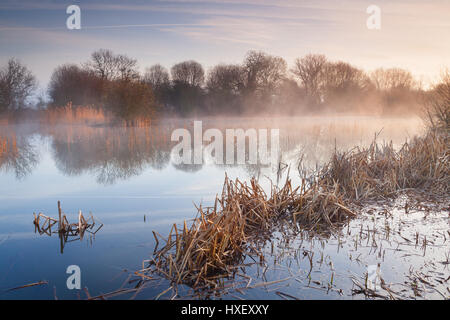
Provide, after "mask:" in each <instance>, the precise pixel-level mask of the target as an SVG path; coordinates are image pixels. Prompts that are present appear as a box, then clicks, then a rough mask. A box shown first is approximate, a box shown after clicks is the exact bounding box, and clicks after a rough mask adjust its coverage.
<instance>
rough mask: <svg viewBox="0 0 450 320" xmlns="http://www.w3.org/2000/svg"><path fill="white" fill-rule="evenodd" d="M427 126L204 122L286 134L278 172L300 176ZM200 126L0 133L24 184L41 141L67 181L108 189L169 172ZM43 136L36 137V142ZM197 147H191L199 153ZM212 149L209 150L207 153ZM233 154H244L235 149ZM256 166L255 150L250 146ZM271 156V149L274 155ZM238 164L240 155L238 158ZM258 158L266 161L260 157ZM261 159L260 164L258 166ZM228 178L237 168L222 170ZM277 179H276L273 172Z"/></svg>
mask: <svg viewBox="0 0 450 320" xmlns="http://www.w3.org/2000/svg"><path fill="white" fill-rule="evenodd" d="M419 121H420V120H411V119H405V120H401V119H400V120H399V119H390V120H389V119H379V120H374V119H371V118H364V117H359V118H351V117H348V118H329V119H326V118H325V119H323V118H322V119H319V118H290V119H257V120H255V119H231V120H230V119H228V120H211V119H210V120H207V121H203V130H204V131H205V130H207V129H208V128H217V129H219V130H221V131H222V132H225V130H226V129H229V128H231V129H233V128H243V129H244V130H246V129H248V128H254V129H256V130H258V129H271V128H279V129H280V140H279V144H280V151H281V152H280V155H281V156H280V157H279V161H278V162H277V163H276V164H274V163H272V166H279V165H280V163H282V164H283V165H290V166H291V168H294V169H295V170H306V169H311V168H314V167H315V166H317V165H318V164H321V163H323V162H324V161H326V160H327V159H329V158H330V156H331V154H332V152H334V150H335V149H348V148H350V147H352V146H354V145H361V144H368V143H370V141H371V140H372V139H373V137H374V134H375V133H376V132H379V131H380V130H381V131H382V134H381V135H380V136H381V139H382V138H383V136H384V137H386V139H389V140H394V143H402V142H404V141H405V139H406V138H407V137H411V136H413V135H415V134H418V133H420V130H421V128H420V126H419V125H418V122H419ZM193 127H194V126H193V121H191V120H164V121H161V122H160V123H157V124H154V125H152V126H149V127H109V126H90V125H57V126H51V127H47V125H45V124H41V125H40V126H38V127H36V128H34V129H33V130H31V129H30V128H28V129H27V130H24V129H23V127H17V126H11V125H10V126H9V127H6V128H5V127H0V168H2V169H4V170H6V171H13V172H14V173H15V176H16V177H17V179H22V178H24V177H25V176H27V175H29V174H30V173H32V171H33V169H34V168H35V167H36V165H37V164H38V162H39V157H38V150H39V148H41V147H42V142H40V141H36V140H37V139H33V138H34V137H36V136H37V137H41V138H43V137H49V138H50V141H51V142H50V149H51V155H52V158H53V160H54V162H55V165H56V167H57V168H58V170H60V171H61V172H62V173H64V174H65V175H67V176H79V175H82V174H85V173H87V174H89V175H91V176H94V177H95V179H96V181H97V182H98V183H99V184H104V185H109V184H115V183H117V182H118V181H124V180H128V179H130V178H131V177H134V176H139V175H141V174H142V173H143V172H144V170H146V169H148V168H151V169H154V170H162V169H164V168H166V167H167V166H168V165H169V164H171V152H172V148H173V147H174V146H175V145H176V144H177V143H178V142H173V141H171V134H172V132H173V130H175V129H177V128H185V129H187V130H188V131H189V132H191V135H192V136H193ZM36 134H37V135H36ZM193 143H194V142H193V141H192V147H193ZM208 143H209V142H204V146H206V145H207V144H208ZM223 147H224V149H223V150H224V152H223V157H224V159H223V162H222V163H226V159H225V157H226V146H225V141H224V142H223ZM234 148H235V149H236V148H237V144H236V142H235V143H234ZM244 148H245V150H244V153H245V158H246V159H249V152H250V150H249V147H248V143H246V145H245V146H244ZM268 152H270V149H269V150H268ZM234 154H235V157H236V156H237V152H235V153H234ZM258 157H259V155H258ZM210 158H211V155H208V153H204V155H203V162H202V164H174V163H172V166H173V167H174V168H175V169H176V170H181V171H184V172H192V173H195V172H198V171H200V170H202V168H203V167H204V166H205V165H216V164H215V163H214V161H211V159H210ZM258 159H259V158H258ZM216 166H217V167H218V168H221V169H223V170H224V171H226V170H227V169H229V168H232V167H236V166H238V165H228V164H217V165H216ZM239 167H241V168H242V169H243V170H244V172H246V173H247V174H248V176H249V177H253V176H254V177H259V176H261V174H265V175H271V174H273V172H276V171H277V170H276V169H275V170H271V169H273V168H271V167H270V165H269V166H268V165H263V164H259V163H258V164H244V165H239ZM270 171H272V173H271V172H270Z"/></svg>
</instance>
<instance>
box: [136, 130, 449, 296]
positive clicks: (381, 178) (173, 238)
mask: <svg viewBox="0 0 450 320" xmlns="http://www.w3.org/2000/svg"><path fill="white" fill-rule="evenodd" d="M448 146H449V137H448V134H447V133H445V132H437V131H430V132H429V133H427V134H426V135H425V136H423V137H420V138H415V139H413V140H412V141H410V142H407V143H405V144H404V145H403V146H402V147H401V148H400V149H399V150H398V151H397V150H396V149H395V148H394V147H393V144H392V143H390V144H386V143H385V144H382V145H379V144H377V143H376V141H375V140H374V142H373V143H372V144H371V145H370V146H369V147H368V148H355V149H352V150H350V151H349V152H345V153H338V152H335V154H334V155H333V157H332V159H331V160H330V161H329V163H327V164H326V165H325V166H324V167H323V168H322V169H321V170H319V172H318V173H316V174H315V176H314V177H313V178H311V177H309V178H306V177H305V178H304V179H302V182H301V184H300V186H297V187H295V188H294V187H293V186H292V183H291V180H290V179H289V177H288V178H286V181H285V183H284V185H283V186H282V187H277V186H274V185H272V186H271V189H270V194H266V193H265V191H264V190H263V188H262V187H261V186H260V185H259V184H258V182H257V181H256V180H255V179H252V180H251V181H250V182H249V183H248V184H247V183H245V182H242V181H240V180H239V179H236V180H234V181H232V180H230V179H229V178H228V177H225V182H224V186H223V191H222V193H221V195H219V196H217V197H216V199H215V202H214V206H212V207H203V206H199V207H197V211H198V213H197V216H196V218H195V219H194V220H193V222H192V223H190V225H189V226H188V224H187V222H186V221H185V222H184V224H183V226H177V225H176V224H174V225H173V226H172V229H171V231H170V233H169V235H168V237H167V238H164V237H162V236H160V235H157V234H156V233H154V235H155V239H156V242H157V247H158V245H159V244H160V243H164V245H162V248H160V249H158V248H155V252H154V256H153V259H151V260H150V262H149V265H148V266H147V267H144V268H143V269H142V270H140V271H139V274H140V275H142V276H143V275H144V274H148V273H157V274H160V275H163V276H164V277H165V278H167V279H169V280H170V281H171V282H172V285H178V284H187V285H189V286H191V287H193V288H196V287H204V286H209V287H217V286H219V285H220V281H219V279H222V278H227V277H230V276H232V274H233V273H234V272H235V270H236V268H235V267H236V266H238V265H241V264H242V263H244V260H245V258H246V257H247V256H251V257H252V259H255V258H256V259H258V257H259V260H260V261H261V262H263V261H264V256H263V254H262V253H261V252H260V251H259V250H258V249H257V245H256V243H257V242H258V240H259V239H261V238H264V237H266V238H267V237H268V235H270V232H271V231H273V228H274V225H275V224H276V223H277V221H279V220H280V219H282V220H287V221H288V222H289V225H291V226H292V227H294V228H301V229H306V230H315V229H318V230H319V229H320V228H323V227H324V226H325V227H327V228H333V227H334V226H337V225H338V224H341V225H342V222H345V221H347V220H348V219H349V218H353V217H356V216H357V215H358V213H357V212H358V211H359V209H360V208H361V206H363V205H364V204H367V203H368V202H371V201H377V200H380V199H381V200H386V199H388V198H394V197H395V196H396V195H397V194H398V193H399V192H401V191H405V190H408V189H422V191H429V192H432V193H434V194H442V195H446V194H448V193H449V185H450V181H449V179H450V175H449V163H448V162H449V157H450V154H449V148H448Z"/></svg>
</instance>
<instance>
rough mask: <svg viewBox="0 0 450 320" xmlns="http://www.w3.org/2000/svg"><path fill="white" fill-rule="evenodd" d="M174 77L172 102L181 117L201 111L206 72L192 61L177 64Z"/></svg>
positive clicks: (173, 73)
mask: <svg viewBox="0 0 450 320" xmlns="http://www.w3.org/2000/svg"><path fill="white" fill-rule="evenodd" d="M170 73H171V75H172V90H171V94H170V100H171V103H172V105H174V106H175V109H176V110H177V111H178V112H179V113H180V114H181V115H189V114H190V113H192V112H194V111H197V110H200V109H201V108H202V104H203V100H202V98H203V90H202V85H203V83H204V82H205V71H204V70H203V67H202V65H201V64H200V63H198V62H196V61H193V60H190V61H184V62H180V63H177V64H175V65H174V66H173V67H172V68H171V70H170Z"/></svg>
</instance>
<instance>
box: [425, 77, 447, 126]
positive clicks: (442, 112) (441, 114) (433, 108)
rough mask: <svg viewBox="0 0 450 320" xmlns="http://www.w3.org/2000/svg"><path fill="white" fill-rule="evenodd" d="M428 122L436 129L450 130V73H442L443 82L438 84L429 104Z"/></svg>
mask: <svg viewBox="0 0 450 320" xmlns="http://www.w3.org/2000/svg"><path fill="white" fill-rule="evenodd" d="M427 107H428V108H427V110H426V113H427V120H428V121H429V124H430V126H431V127H432V128H434V129H444V130H447V132H448V131H449V130H450V71H449V70H448V69H447V70H444V71H443V72H442V76H441V81H440V83H439V84H437V85H436V86H435V87H434V88H433V90H432V92H431V97H430V99H429V101H428V103H427Z"/></svg>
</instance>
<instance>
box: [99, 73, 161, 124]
mask: <svg viewBox="0 0 450 320" xmlns="http://www.w3.org/2000/svg"><path fill="white" fill-rule="evenodd" d="M105 107H106V108H107V109H108V110H110V111H112V112H113V113H114V114H115V115H116V116H117V117H119V118H121V119H125V120H127V121H132V120H133V119H135V118H137V117H154V116H155V114H156V112H157V106H156V103H155V98H154V95H153V92H152V89H151V88H150V86H148V85H147V84H145V83H142V82H137V81H136V82H132V81H126V80H118V81H113V82H111V83H110V84H109V86H108V89H107V94H106V101H105Z"/></svg>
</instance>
